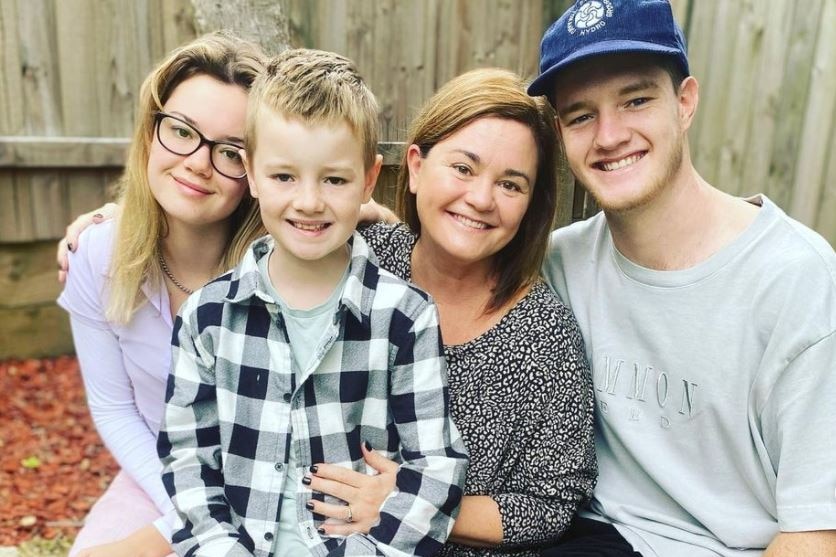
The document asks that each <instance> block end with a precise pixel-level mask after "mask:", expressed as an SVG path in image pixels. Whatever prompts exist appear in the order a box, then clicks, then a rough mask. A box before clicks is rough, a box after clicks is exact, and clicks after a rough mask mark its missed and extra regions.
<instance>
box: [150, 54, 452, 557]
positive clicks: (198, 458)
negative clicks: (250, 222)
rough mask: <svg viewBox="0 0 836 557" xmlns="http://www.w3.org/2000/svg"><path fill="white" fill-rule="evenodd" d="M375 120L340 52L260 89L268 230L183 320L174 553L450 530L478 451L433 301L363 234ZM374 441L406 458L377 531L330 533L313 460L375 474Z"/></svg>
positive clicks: (341, 550) (401, 544)
mask: <svg viewBox="0 0 836 557" xmlns="http://www.w3.org/2000/svg"><path fill="white" fill-rule="evenodd" d="M376 129H377V104H376V102H375V99H374V97H373V96H372V94H371V92H370V91H369V90H368V89H367V87H366V86H365V84H364V83H363V81H362V79H361V78H360V76H359V75H358V74H357V72H356V70H355V69H354V67H353V64H352V63H351V62H350V61H349V60H347V59H345V58H343V57H341V56H339V55H336V54H331V53H327V52H320V51H311V50H290V51H286V52H284V53H282V54H280V55H279V56H278V57H277V58H276V59H274V60H273V61H272V62H271V63H270V64H269V65H268V67H267V69H266V70H265V72H264V73H263V74H262V75H261V76H259V78H258V79H257V80H256V82H255V83H254V85H253V89H252V92H251V95H250V101H249V107H248V116H247V130H246V137H245V141H246V149H247V154H248V157H247V160H246V167H247V177H248V180H249V184H250V190H251V192H252V195H253V196H254V197H256V198H258V200H259V203H260V210H261V216H262V220H263V222H264V224H265V226H266V228H267V230H268V232H269V233H270V235H269V236H265V237H264V238H262V239H260V240H257V241H256V242H255V243H253V245H252V246H251V247H250V249H249V251H248V253H247V254H246V256H245V258H244V260H243V261H242V263H241V264H240V265H239V266H238V267H236V268H235V269H233V270H232V271H231V272H229V273H227V274H225V275H223V276H221V277H220V278H218V279H216V280H215V281H213V282H212V283H210V284H208V285H207V286H206V287H204V288H203V289H202V290H200V291H199V292H196V293H195V294H194V295H193V296H192V297H190V298H189V299H188V300H187V301H186V303H185V304H184V305H183V308H182V310H181V315H180V316H178V318H177V321H176V324H175V327H174V344H175V347H174V359H173V371H172V375H171V377H170V379H169V386H168V394H167V405H166V414H165V421H164V425H163V427H162V431H161V432H160V438H159V439H160V440H159V450H160V455H161V457H162V459H163V463H164V474H163V480H164V483H165V485H166V489H167V490H168V492H169V494H170V496H171V497H172V500H173V501H174V505H175V507H176V508H177V510H178V513H179V515H180V517H181V519H182V521H183V525H182V528H181V529H180V530H179V531H178V532H176V533H175V534H174V540H173V541H174V545H175V547H176V549H177V552H178V553H180V554H183V555H186V554H187V555H191V554H199V555H236V556H237V555H255V556H272V555H283V556H293V557H297V556H304V555H318V556H324V555H330V554H335V555H336V554H339V555H380V554H383V555H432V554H434V553H435V552H436V551H438V550H439V549H440V548H441V546H442V544H443V543H444V541H445V539H446V538H447V535H448V534H449V532H450V529H451V527H452V524H453V517H454V515H455V512H456V510H457V508H458V504H459V500H460V498H461V489H460V486H461V485H462V484H463V481H464V472H465V463H466V456H465V449H464V445H463V444H462V442H461V439H460V438H459V435H458V432H457V431H456V429H455V427H454V426H453V423H452V422H451V420H450V417H449V414H448V399H447V386H446V375H445V364H444V358H443V354H442V352H441V342H440V337H439V330H438V318H437V313H436V309H435V306H434V305H433V304H432V303H431V302H430V301H429V300H428V297H427V295H426V294H424V293H423V292H421V291H419V290H417V289H416V288H414V287H411V286H410V285H408V284H406V283H405V282H403V281H401V280H399V279H397V278H395V277H394V276H392V275H390V274H388V273H386V272H385V271H382V270H381V269H379V268H378V267H377V265H376V263H375V258H374V256H373V254H372V253H371V252H370V251H369V248H368V246H367V245H366V243H365V241H364V240H363V239H362V237H361V236H359V235H358V234H356V233H354V232H353V231H354V228H355V226H356V224H357V219H358V215H359V211H360V205H361V204H362V203H363V202H364V201H368V199H369V198H370V196H371V193H372V190H373V188H374V184H375V180H376V178H377V174H378V172H379V170H380V165H381V157H380V156H379V155H376V146H377V132H376ZM371 448H374V449H376V450H378V451H380V452H381V453H382V454H383V455H385V456H387V457H389V458H394V459H396V460H399V461H402V464H401V466H400V469H399V471H398V473H397V476H396V479H395V482H396V488H395V492H394V495H392V496H390V497H389V498H387V499H386V501H385V502H384V504H383V507H382V508H381V511H380V515H381V519H380V521H379V522H378V523H377V525H375V526H374V527H372V528H371V531H370V532H369V533H368V534H367V535H361V534H354V535H351V536H349V537H348V538H346V539H344V540H343V539H340V538H328V539H326V537H323V536H322V534H323V531H322V530H321V526H322V518H323V517H321V516H319V515H314V514H313V513H312V512H311V510H310V509H311V508H312V506H313V505H312V503H311V498H312V494H311V491H310V489H309V488H308V484H310V478H309V477H307V476H305V470H306V469H307V468H308V467H311V465H312V463H316V462H329V463H334V464H337V465H340V466H345V467H347V468H352V469H355V470H360V471H367V472H368V471H369V470H368V469H367V467H366V465H365V464H364V460H363V457H364V455H365V454H367V453H368V451H369V450H370V449H371ZM312 471H315V470H312ZM318 497H319V498H320V500H321V496H318ZM327 502H328V503H331V504H337V502H336V501H335V500H328V501H327ZM344 508H345V514H344V517H345V521H346V522H352V520H353V519H354V518H359V517H354V516H353V513H352V509H351V506H346V507H344Z"/></svg>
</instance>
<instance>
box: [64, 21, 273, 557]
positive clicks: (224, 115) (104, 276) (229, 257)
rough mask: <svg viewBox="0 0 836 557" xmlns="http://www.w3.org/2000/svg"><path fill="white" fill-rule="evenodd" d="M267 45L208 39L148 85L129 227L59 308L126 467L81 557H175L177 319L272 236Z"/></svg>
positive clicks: (129, 180) (129, 184)
mask: <svg viewBox="0 0 836 557" xmlns="http://www.w3.org/2000/svg"><path fill="white" fill-rule="evenodd" d="M262 67H263V55H262V54H261V51H260V50H259V49H258V47H256V46H255V45H253V44H251V43H247V42H244V41H241V40H239V39H235V38H233V37H231V36H228V35H224V34H213V35H207V36H205V37H203V38H199V39H197V40H195V41H193V42H192V43H190V44H188V45H186V46H184V47H182V48H179V49H177V50H175V51H173V52H172V53H171V54H170V55H169V56H168V58H167V59H165V60H164V61H163V62H162V63H161V64H160V65H159V66H158V67H157V68H156V69H155V70H153V71H152V72H151V74H150V75H149V76H148V77H147V78H146V80H145V82H144V84H143V86H142V89H141V91H140V98H139V107H138V111H137V120H136V122H137V124H136V130H135V132H134V137H133V142H132V144H131V148H130V152H129V155H128V162H127V164H126V168H125V173H124V175H123V177H122V181H121V196H120V197H121V205H122V207H123V210H122V212H121V216H120V217H119V218H118V219H117V220H114V221H108V222H106V223H104V224H100V225H98V226H95V227H92V228H90V229H89V230H88V231H86V232H85V237H84V238H82V241H81V242H79V245H78V247H77V251H76V253H75V254H74V255H72V256H71V258H70V264H71V266H72V269H73V272H72V273H69V275H68V276H67V283H66V287H65V289H64V291H63V293H62V294H61V296H60V298H59V300H58V302H59V304H60V305H61V306H62V307H64V308H65V309H66V310H67V311H68V312H69V313H70V320H71V325H72V330H73V338H74V342H75V348H76V353H77V354H78V358H79V362H80V364H81V370H82V375H83V378H84V384H85V388H86V391H87V401H88V405H89V406H90V411H91V414H92V416H93V420H94V421H95V423H96V427H97V428H98V430H99V432H100V434H101V436H102V439H103V440H104V442H105V444H106V445H107V447H108V448H109V449H110V451H111V453H112V454H113V456H114V457H115V458H116V460H117V462H118V463H119V465H120V467H121V471H120V472H119V474H118V475H117V476H116V478H115V479H114V480H113V483H112V484H111V485H110V487H109V488H108V489H107V491H106V492H105V493H104V495H102V497H101V498H100V499H99V500H98V502H97V503H96V504H95V506H94V507H93V509H92V510H91V511H90V514H89V515H88V516H87V519H86V521H85V525H84V528H83V529H82V530H81V532H80V533H79V535H78V537H77V539H76V541H75V544H74V546H73V548H72V550H71V552H70V555H79V556H99V555H102V556H104V555H107V556H113V555H139V554H142V555H167V554H169V553H171V547H170V543H169V542H170V536H171V530H172V526H173V521H174V510H173V507H172V505H171V502H170V500H169V498H168V495H167V494H166V491H165V488H164V487H163V484H162V481H161V479H160V463H159V460H158V458H157V451H156V433H157V431H158V428H159V424H160V420H161V418H162V413H163V406H164V401H165V386H166V379H167V376H168V369H169V364H170V348H169V346H170V338H171V333H172V326H173V316H174V315H176V313H177V310H178V308H179V307H180V304H181V303H182V302H183V301H184V300H185V299H186V297H187V296H188V295H189V294H190V293H191V292H192V289H196V288H198V287H200V286H201V285H203V284H204V283H206V282H207V281H208V280H209V279H211V278H212V277H214V276H216V275H218V274H220V273H221V272H222V271H224V270H226V269H228V268H230V267H232V266H233V265H235V264H236V263H237V261H238V260H239V259H240V257H241V256H242V254H243V252H244V250H245V248H246V247H247V245H249V243H250V242H251V241H252V240H253V239H255V238H256V237H258V236H260V235H261V234H263V228H262V227H261V222H260V220H259V218H258V211H257V207H256V204H255V202H254V201H253V199H252V198H251V197H249V194H248V192H247V186H246V178H245V172H244V166H243V163H242V161H241V157H240V154H239V150H240V149H241V147H242V144H243V139H242V138H243V136H244V126H245V114H246V106H247V94H248V91H249V88H250V85H251V84H252V82H253V80H254V79H255V77H256V76H257V74H258V73H259V72H260V71H261V69H262Z"/></svg>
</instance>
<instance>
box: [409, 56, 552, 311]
mask: <svg viewBox="0 0 836 557" xmlns="http://www.w3.org/2000/svg"><path fill="white" fill-rule="evenodd" d="M485 117H494V118H505V119H508V120H514V121H516V122H520V123H522V124H524V125H526V126H527V127H528V128H529V129H530V130H531V134H532V136H533V137H534V142H535V144H536V145H537V179H536V181H535V183H534V187H533V188H532V193H531V200H530V201H529V204H528V209H527V210H526V212H525V215H524V216H523V219H522V222H521V223H520V228H519V230H518V231H517V234H516V235H515V236H514V238H513V239H512V240H511V241H510V242H509V243H508V244H507V245H506V246H504V247H503V248H502V249H501V250H499V252H498V253H496V254H495V255H494V261H493V263H494V265H493V271H494V274H495V277H496V286H495V287H494V289H493V296H492V297H491V300H490V301H489V303H488V305H487V307H486V311H493V310H496V309H499V308H500V307H502V306H503V305H504V304H505V303H507V302H508V301H509V300H511V299H512V298H513V297H514V296H515V295H516V294H517V293H518V292H519V291H520V289H521V288H523V287H524V286H527V285H529V284H531V283H532V282H534V281H535V280H536V279H537V277H539V276H540V267H541V266H542V263H543V257H544V256H545V253H546V245H547V243H548V237H549V232H550V231H551V225H552V221H553V219H554V214H555V209H556V206H557V175H556V168H555V165H556V163H557V162H556V161H557V136H556V132H555V128H554V113H553V111H552V109H551V107H550V106H549V104H548V102H547V101H546V99H545V98H543V97H537V98H535V97H530V96H529V95H528V94H527V93H526V92H525V83H524V82H523V81H522V79H521V78H520V77H519V76H518V75H516V74H515V73H513V72H510V71H507V70H502V69H497V68H487V69H478V70H473V71H470V72H467V73H465V74H462V75H460V76H459V77H456V78H454V79H453V80H451V81H449V82H448V83H447V84H446V85H444V86H443V87H442V88H441V89H439V90H438V92H437V93H436V94H435V95H433V96H432V97H431V98H430V99H429V100H428V101H427V102H426V104H424V106H423V108H422V109H421V111H420V112H419V113H418V115H417V116H416V117H415V119H414V120H413V121H412V125H411V126H410V129H409V135H408V138H407V142H406V143H407V145H413V144H414V145H417V146H418V147H419V148H420V149H421V156H422V157H426V156H427V154H428V153H429V152H430V150H431V149H432V148H433V146H434V145H435V144H436V143H438V142H440V141H442V140H444V139H445V138H447V137H448V136H449V135H451V134H453V133H455V132H456V131H458V130H460V129H461V128H463V127H465V126H467V125H468V124H470V123H471V122H473V121H475V120H478V119H479V118H485ZM396 195H397V198H396V211H397V213H398V216H399V217H400V218H401V219H403V220H404V222H406V223H407V224H408V225H409V227H410V228H411V229H412V230H413V232H415V233H416V234H418V235H420V234H421V221H420V219H419V218H418V210H417V205H416V198H415V194H413V193H412V192H410V191H409V168H408V166H407V164H406V153H404V159H403V164H402V165H401V168H400V172H399V173H398V180H397V193H396Z"/></svg>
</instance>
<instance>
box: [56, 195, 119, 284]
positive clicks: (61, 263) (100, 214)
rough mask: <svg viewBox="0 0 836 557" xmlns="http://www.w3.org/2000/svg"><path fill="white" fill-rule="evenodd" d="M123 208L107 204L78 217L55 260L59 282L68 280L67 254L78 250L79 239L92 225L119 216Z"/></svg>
mask: <svg viewBox="0 0 836 557" xmlns="http://www.w3.org/2000/svg"><path fill="white" fill-rule="evenodd" d="M121 211H122V208H121V207H120V206H119V205H117V204H116V203H105V204H104V205H102V206H101V207H99V208H98V209H94V210H92V211H90V212H89V213H84V214H83V215H80V216H79V217H77V218H76V219H75V220H74V221H73V222H72V223H71V224H70V225H69V226H68V227H67V230H66V231H65V232H64V237H63V238H61V239H60V240H59V241H58V251H57V253H56V254H55V259H56V260H57V261H58V282H60V283H62V284H63V283H64V282H65V281H66V280H67V271H68V270H69V261H68V259H67V253H68V252H70V251H73V252H74V251H75V250H76V249H77V248H78V237H79V236H80V235H81V233H82V232H84V230H85V229H86V228H87V227H88V226H90V225H91V224H99V223H100V222H104V221H106V220H109V219H113V218H116V217H118V216H119V213H120V212H121Z"/></svg>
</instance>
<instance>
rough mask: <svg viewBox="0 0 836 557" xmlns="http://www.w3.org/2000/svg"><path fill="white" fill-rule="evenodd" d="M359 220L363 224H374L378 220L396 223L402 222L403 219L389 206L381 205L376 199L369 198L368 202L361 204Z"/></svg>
mask: <svg viewBox="0 0 836 557" xmlns="http://www.w3.org/2000/svg"><path fill="white" fill-rule="evenodd" d="M359 222H360V223H361V224H374V223H376V222H385V223H386V224H396V223H399V222H401V220H400V219H399V218H398V217H397V215H395V213H393V212H392V210H391V209H389V207H386V206H385V205H381V204H380V203H378V202H377V201H375V200H374V199H369V200H368V201H367V202H366V203H363V204H362V205H360V218H359Z"/></svg>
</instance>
